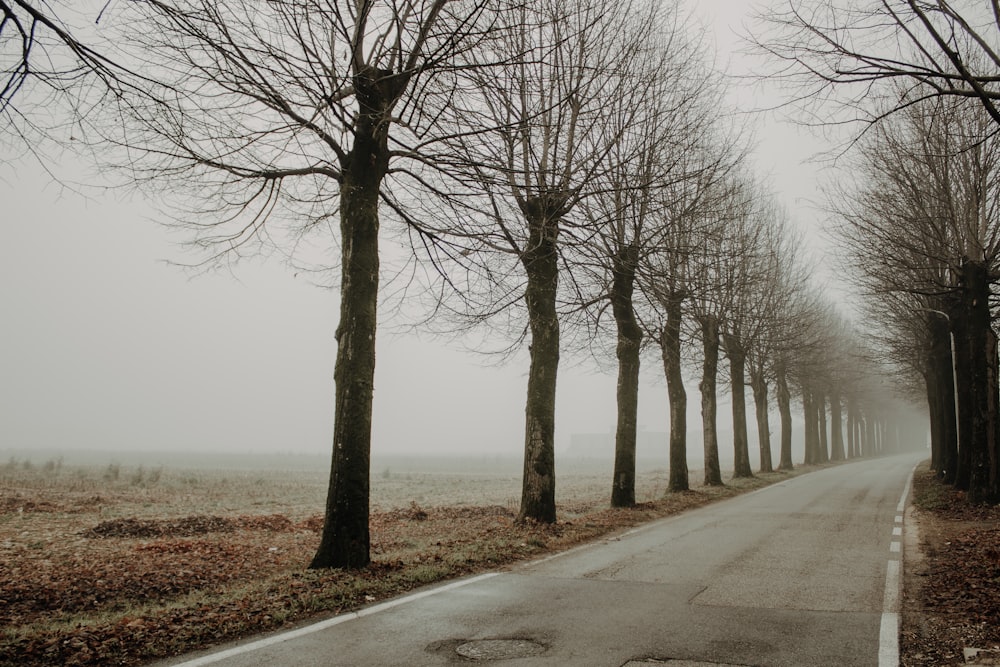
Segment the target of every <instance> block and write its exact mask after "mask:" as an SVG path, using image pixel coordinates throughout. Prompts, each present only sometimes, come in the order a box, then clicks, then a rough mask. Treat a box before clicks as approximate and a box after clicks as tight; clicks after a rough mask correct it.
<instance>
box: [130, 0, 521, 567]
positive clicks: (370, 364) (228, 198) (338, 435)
mask: <svg viewBox="0 0 1000 667" xmlns="http://www.w3.org/2000/svg"><path fill="white" fill-rule="evenodd" d="M129 10H130V11H131V12H134V14H131V15H130V17H131V19H132V20H131V27H132V45H133V47H134V48H133V53H134V55H135V58H136V59H137V60H143V61H144V67H143V69H142V71H143V72H148V73H150V75H151V76H150V78H151V79H154V80H157V81H161V82H163V85H164V86H165V87H166V89H165V90H163V91H162V94H161V95H158V96H156V97H157V98H159V99H161V100H165V101H166V102H164V103H158V104H154V103H152V102H150V101H149V100H148V99H147V98H139V99H137V100H136V101H135V102H134V103H133V106H132V107H131V112H132V113H131V124H130V127H129V132H128V133H127V134H125V135H124V137H123V138H121V139H120V141H121V143H123V144H124V145H125V147H126V148H127V149H128V150H129V151H130V155H131V156H132V157H133V158H134V159H135V160H136V162H135V165H134V168H135V175H136V176H137V177H138V178H140V179H155V183H157V184H159V183H171V184H172V185H175V186H176V187H177V190H178V191H179V192H180V193H182V195H181V196H180V197H179V198H178V200H175V202H174V203H176V202H177V201H179V200H183V201H186V202H187V203H188V206H189V210H188V211H185V212H182V213H178V214H177V217H178V221H179V222H180V223H181V224H185V225H186V226H187V227H188V228H189V229H191V230H192V231H193V233H194V239H195V242H196V243H199V244H201V245H202V246H203V247H205V248H208V249H209V253H210V259H211V258H219V257H223V258H225V257H230V256H232V255H233V254H234V253H235V254H237V255H238V254H240V253H242V252H244V251H247V250H249V249H252V248H254V247H255V246H257V247H259V246H261V245H263V246H267V245H268V244H269V243H273V242H274V241H273V240H272V239H274V238H278V237H279V236H280V234H281V233H282V232H281V231H279V230H281V229H282V224H284V225H285V229H290V230H291V232H292V233H300V232H301V231H302V230H303V229H310V228H319V229H324V230H326V229H328V226H327V222H328V221H329V220H331V219H337V220H338V223H337V224H335V225H333V227H334V229H338V230H339V231H333V230H330V231H332V232H333V236H334V238H335V239H336V241H337V243H338V244H339V247H340V258H339V260H340V268H341V278H340V323H339V325H338V328H337V332H336V343H337V360H336V367H335V371H334V379H335V383H336V389H335V394H336V395H335V400H334V411H335V414H334V436H333V447H332V452H333V457H332V458H333V461H332V466H331V475H330V484H329V493H328V498H327V506H326V518H325V523H324V528H323V532H322V537H321V541H320V546H319V548H318V550H317V552H316V555H315V557H314V558H313V561H312V564H311V566H312V567H362V566H365V565H366V564H367V563H368V562H369V559H370V549H369V542H370V537H369V526H368V510H369V467H370V466H369V453H370V444H371V422H372V392H373V378H374V369H375V335H376V310H377V297H378V287H379V259H380V255H379V226H380V208H381V207H382V206H387V207H388V208H389V210H390V211H392V212H393V213H394V214H395V216H396V217H397V218H402V219H403V220H405V221H407V222H408V223H409V224H410V226H411V227H416V225H417V223H416V221H415V220H414V219H413V218H412V216H409V215H408V214H407V213H406V207H405V204H404V202H402V201H401V200H400V198H399V197H397V196H395V195H394V193H395V192H408V191H409V190H407V189H406V187H411V188H419V187H421V185H422V184H424V183H426V182H427V173H428V172H430V171H434V170H435V169H437V168H438V167H439V166H440V163H441V162H442V161H443V158H442V157H441V155H439V154H437V153H436V151H435V150H434V148H433V147H434V145H435V144H434V140H435V137H437V136H438V135H437V134H435V133H436V132H437V131H438V130H439V122H438V120H439V118H440V115H441V113H442V109H443V108H444V107H446V106H447V105H448V104H449V102H450V100H451V99H452V98H454V97H455V96H456V95H459V94H461V92H462V91H463V90H467V88H466V87H465V86H462V85H460V84H459V77H460V76H461V75H462V72H463V71H464V69H463V67H459V66H457V64H456V59H457V57H458V55H459V54H462V53H464V52H465V51H467V50H470V49H476V48H480V47H481V45H482V44H483V42H484V41H486V40H488V39H493V38H494V36H493V32H492V31H493V28H494V27H495V24H496V21H497V17H498V16H499V15H500V14H501V13H502V12H501V8H500V7H499V6H498V5H497V4H496V3H493V2H491V1H490V0H458V1H454V2H449V1H447V0H426V1H425V0H404V1H403V2H382V1H381V0H359V2H356V3H343V2H326V1H325V0H287V1H283V2H268V1H266V0H259V1H258V0H222V1H218V2H217V1H215V0H211V1H210V0H177V1H176V2H173V1H170V0H162V1H161V0H146V1H144V2H137V3H132V4H130V5H129ZM170 91H176V93H175V94H168V93H169V92H170ZM479 129H481V128H476V130H479ZM453 131H454V130H453V128H449V130H448V132H449V133H451V132H453ZM438 171H440V170H438Z"/></svg>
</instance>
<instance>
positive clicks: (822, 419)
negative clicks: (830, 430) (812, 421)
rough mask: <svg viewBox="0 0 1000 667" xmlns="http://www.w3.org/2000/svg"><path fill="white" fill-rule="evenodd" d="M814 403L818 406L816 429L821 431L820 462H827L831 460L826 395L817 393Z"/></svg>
mask: <svg viewBox="0 0 1000 667" xmlns="http://www.w3.org/2000/svg"><path fill="white" fill-rule="evenodd" d="M813 405H814V406H815V408H816V430H817V431H819V462H820V463H826V462H827V461H829V460H830V442H829V439H828V438H827V435H826V433H827V431H826V396H825V395H824V394H822V393H820V394H817V395H816V400H815V401H813Z"/></svg>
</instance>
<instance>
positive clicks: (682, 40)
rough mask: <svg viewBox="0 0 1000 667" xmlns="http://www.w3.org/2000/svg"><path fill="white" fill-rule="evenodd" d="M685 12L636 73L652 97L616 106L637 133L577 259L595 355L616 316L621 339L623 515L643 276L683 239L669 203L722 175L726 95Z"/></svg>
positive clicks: (615, 163) (608, 175) (667, 10)
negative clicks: (719, 130) (714, 138)
mask: <svg viewBox="0 0 1000 667" xmlns="http://www.w3.org/2000/svg"><path fill="white" fill-rule="evenodd" d="M678 12H679V8H678V7H676V6H663V5H661V6H660V7H659V16H657V20H658V22H659V24H660V26H662V27H658V29H656V30H655V31H653V32H652V33H651V34H650V35H649V40H648V47H647V49H648V50H647V52H646V53H644V54H642V55H643V59H642V60H641V61H640V60H638V59H636V58H634V59H633V62H632V63H630V64H629V68H630V71H633V72H635V74H639V73H640V72H645V75H644V76H642V77H639V76H635V78H634V80H635V82H636V86H637V88H638V89H639V92H640V93H641V95H642V96H641V97H638V98H636V97H632V96H630V97H624V98H618V99H610V100H607V102H606V104H607V105H609V106H610V107H617V108H618V110H617V111H616V112H615V113H614V116H615V117H616V118H617V119H618V120H619V121H620V122H622V123H627V124H628V126H627V127H622V128H620V129H614V133H615V134H616V135H617V136H618V137H619V139H618V142H617V143H616V144H615V145H614V146H613V148H612V149H611V150H610V151H609V153H608V160H607V162H608V166H607V168H606V169H605V170H604V171H602V172H601V173H600V174H599V180H600V183H601V184H602V185H600V186H599V187H598V190H599V192H598V193H597V194H596V195H595V196H593V197H590V198H588V199H586V200H584V201H583V202H582V210H583V212H584V214H585V216H586V219H587V221H588V225H589V226H591V227H592V228H593V229H594V230H595V231H596V233H595V235H594V237H593V241H592V242H591V243H587V244H585V245H584V246H582V247H581V248H580V252H578V253H576V254H575V256H574V264H576V268H575V269H574V272H573V274H571V275H572V276H575V275H577V274H580V277H578V278H573V283H574V285H576V286H577V289H578V292H579V294H580V296H579V301H580V303H581V305H582V309H581V311H580V313H581V314H582V315H583V316H584V317H585V320H586V323H587V324H586V326H587V327H588V329H590V330H591V332H590V335H589V336H588V339H589V341H590V342H589V343H588V344H589V345H590V346H591V347H593V346H594V343H593V342H592V341H594V340H601V339H603V338H604V337H605V336H604V335H603V330H604V328H605V327H604V322H606V320H607V318H606V317H605V314H606V313H607V312H608V311H610V314H611V316H612V319H613V321H614V325H615V330H616V336H615V338H616V341H615V356H616V358H617V361H618V386H617V399H618V411H617V414H618V423H617V427H616V436H615V468H614V474H613V484H612V494H611V503H612V505H613V506H616V507H625V506H631V505H634V504H635V455H636V452H635V444H636V424H637V412H638V393H639V368H640V356H641V348H642V345H643V341H644V340H648V338H647V337H645V336H644V334H643V320H648V318H644V317H643V316H642V315H641V314H637V312H636V311H637V308H639V309H640V310H642V306H643V305H647V306H648V305H649V304H648V303H646V302H645V301H643V299H642V298H641V297H637V294H636V288H637V287H641V286H642V285H643V279H642V277H641V276H644V275H648V274H649V273H650V262H651V257H654V256H655V255H656V254H657V253H659V252H662V251H663V248H664V247H665V246H666V245H669V243H670V242H671V241H673V240H674V238H675V236H674V231H675V230H674V226H675V225H673V224H671V223H670V222H666V221H665V218H667V217H669V213H668V212H667V211H668V209H670V208H671V207H670V205H669V204H666V203H664V201H665V199H675V195H674V194H673V193H675V192H678V191H679V190H680V189H681V188H683V187H685V186H686V185H687V184H689V183H691V184H693V185H692V186H691V187H693V188H694V189H698V188H699V186H698V185H694V183H695V182H696V181H697V182H707V181H708V180H709V179H708V177H707V176H706V173H707V172H709V171H717V170H718V168H717V166H715V165H712V164H710V161H712V160H713V159H717V158H715V157H714V156H713V155H712V153H711V152H710V151H708V150H706V148H707V146H706V144H708V143H709V141H708V137H709V136H710V135H711V134H712V133H711V131H710V125H711V124H712V123H713V122H714V121H713V116H712V115H711V114H710V113H708V111H709V110H710V109H712V108H714V107H716V106H717V105H718V102H719V97H720V92H721V88H720V87H719V85H718V78H719V77H718V76H716V75H714V74H713V73H712V72H710V71H709V70H708V69H707V68H706V67H705V65H704V63H703V61H704V60H705V58H704V56H703V54H702V49H701V48H700V47H699V45H697V44H695V43H692V42H691V41H690V39H689V37H688V35H689V33H690V31H689V30H688V29H687V28H688V26H687V24H686V22H685V21H684V20H683V18H682V17H680V16H679V15H678ZM636 104H641V105H642V106H641V108H640V111H639V116H638V117H634V114H632V113H631V112H630V111H629V108H630V107H634V106H635V105H636ZM716 153H720V151H716ZM696 156H697V157H696ZM701 187H702V189H703V186H701ZM674 208H676V206H675V207H674ZM588 274H590V275H588ZM646 284H648V283H646ZM637 301H640V302H641V303H639V304H637ZM658 306H659V304H657V305H656V306H650V307H651V308H653V309H654V310H655V309H656V308H657V307H658ZM598 353H600V351H598Z"/></svg>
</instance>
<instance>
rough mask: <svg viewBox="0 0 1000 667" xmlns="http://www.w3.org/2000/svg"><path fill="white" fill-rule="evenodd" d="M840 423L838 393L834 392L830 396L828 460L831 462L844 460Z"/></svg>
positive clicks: (842, 434) (842, 431)
mask: <svg viewBox="0 0 1000 667" xmlns="http://www.w3.org/2000/svg"><path fill="white" fill-rule="evenodd" d="M842 421H843V414H842V413H841V405H840V393H839V392H838V391H834V392H833V393H832V394H830V459H831V460H833V461H843V460H844V458H845V455H844V430H843V424H842V423H841V422H842Z"/></svg>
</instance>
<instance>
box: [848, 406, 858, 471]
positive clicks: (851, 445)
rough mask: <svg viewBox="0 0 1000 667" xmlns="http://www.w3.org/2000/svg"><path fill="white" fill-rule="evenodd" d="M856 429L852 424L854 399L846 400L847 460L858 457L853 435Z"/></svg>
mask: <svg viewBox="0 0 1000 667" xmlns="http://www.w3.org/2000/svg"><path fill="white" fill-rule="evenodd" d="M856 430H857V429H856V428H855V424H854V399H852V398H848V399H847V458H849V459H854V458H857V457H858V450H857V443H856V442H855V438H854V434H855V431H856Z"/></svg>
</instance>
